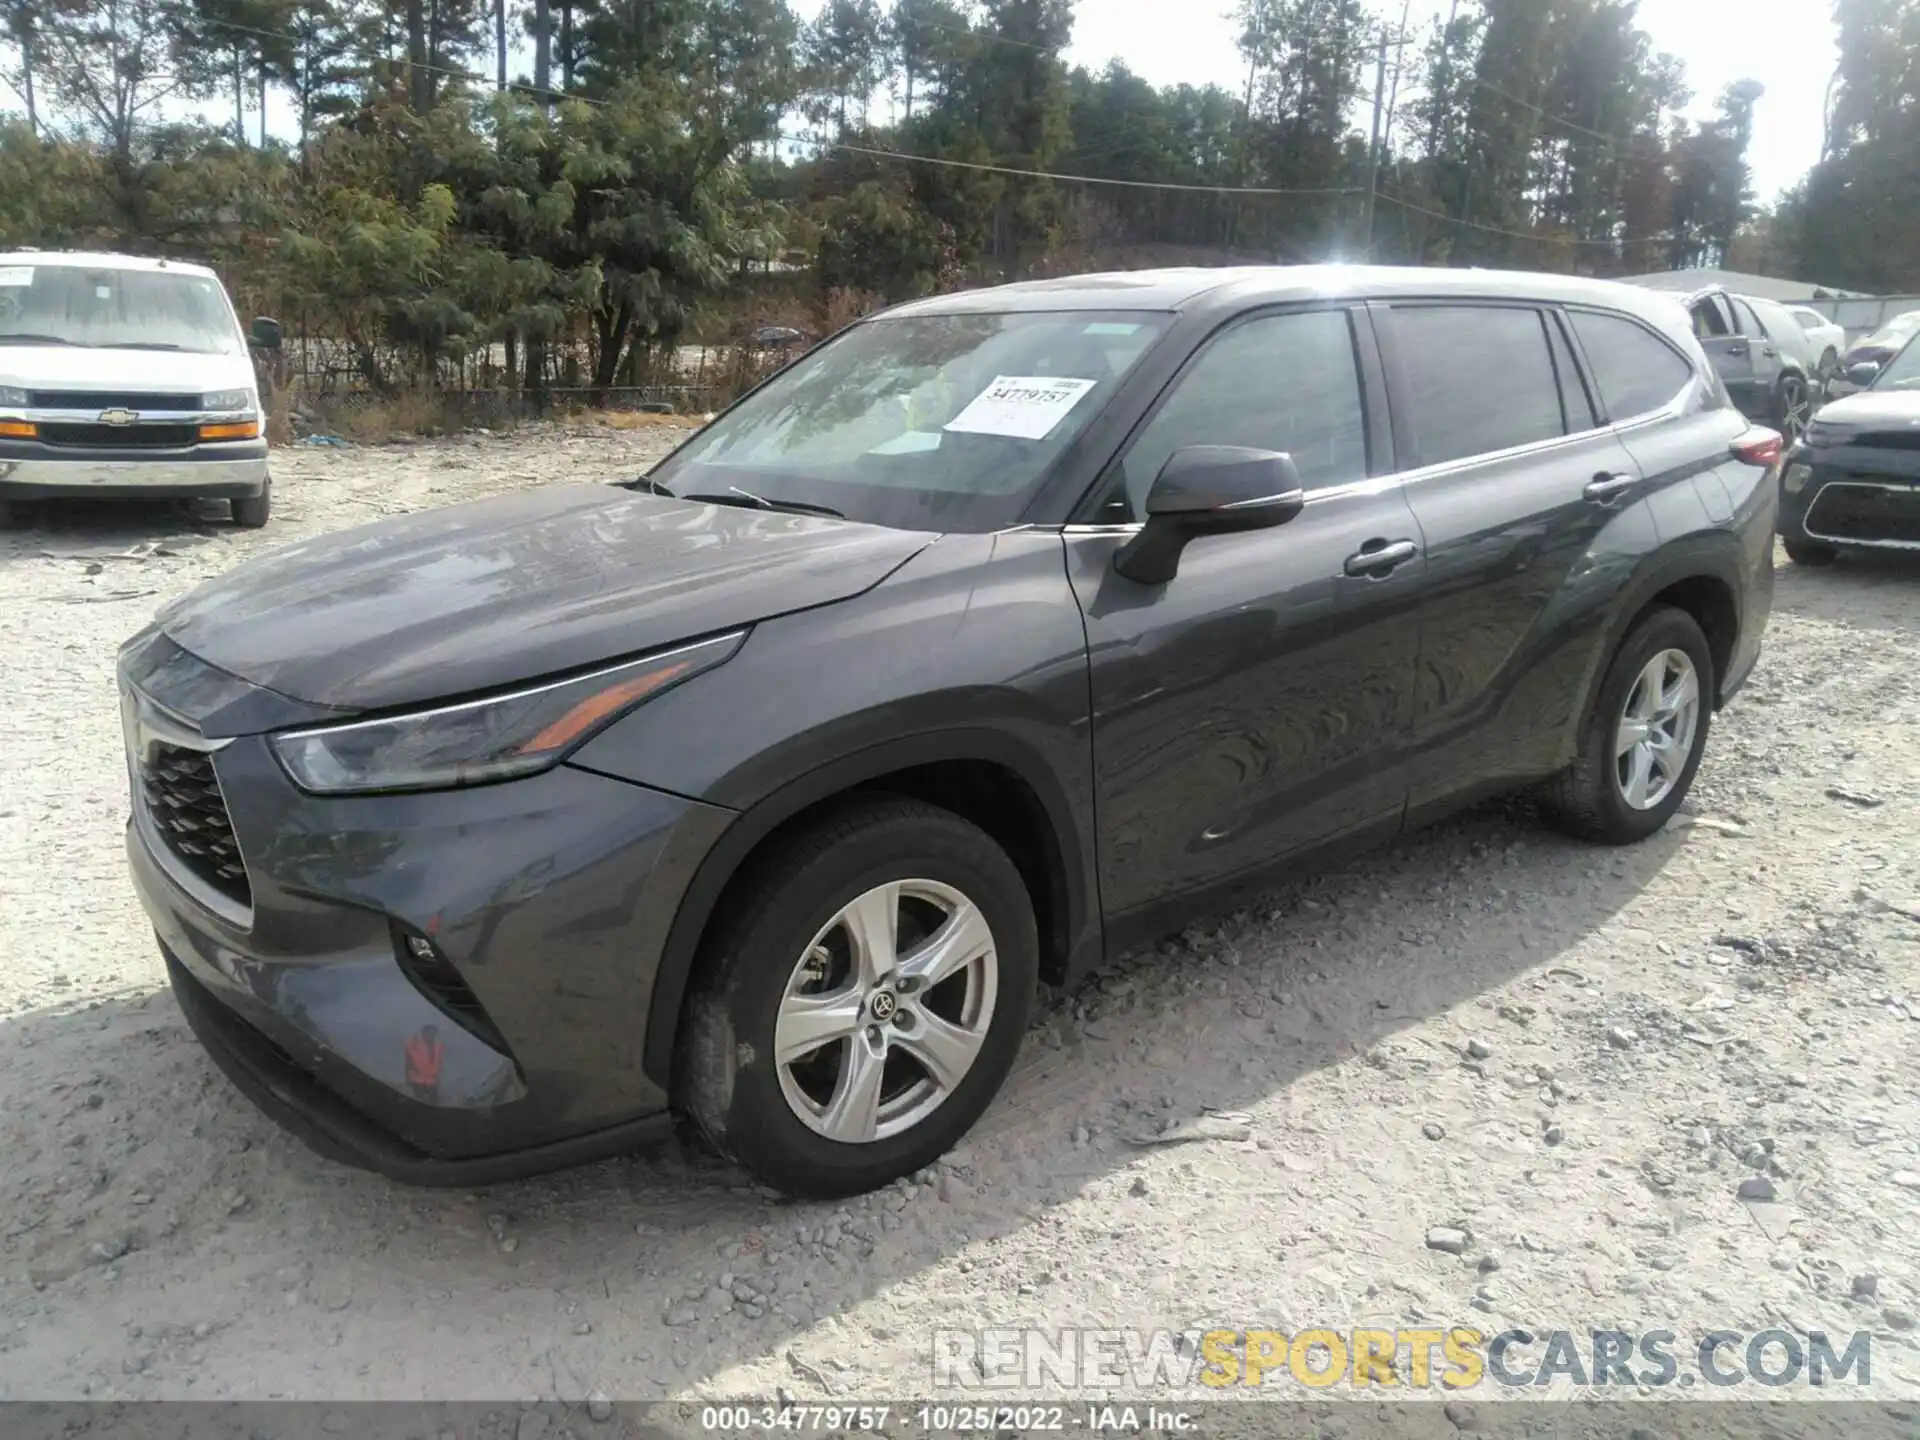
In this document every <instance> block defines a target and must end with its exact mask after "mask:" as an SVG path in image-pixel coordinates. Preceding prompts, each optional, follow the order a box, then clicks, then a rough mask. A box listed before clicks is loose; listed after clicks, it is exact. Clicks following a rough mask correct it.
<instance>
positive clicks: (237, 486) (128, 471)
mask: <svg viewBox="0 0 1920 1440" xmlns="http://www.w3.org/2000/svg"><path fill="white" fill-rule="evenodd" d="M39 448H40V449H41V451H42V453H40V454H36V455H19V456H12V455H6V454H0V499H8V500H54V499H62V498H70V497H81V496H91V497H93V498H96V499H101V500H114V499H132V498H141V497H150V498H153V499H167V498H184V497H193V496H206V497H209V498H212V499H224V500H233V499H246V498H248V497H250V496H254V495H258V494H260V493H261V492H262V491H264V490H265V489H266V488H267V457H266V453H265V450H264V449H262V451H261V453H260V454H258V455H251V456H246V457H242V458H235V459H196V460H182V459H168V458H161V457H153V458H146V459H141V458H112V459H108V458H102V457H95V456H79V455H76V456H71V457H68V456H51V455H48V454H46V453H45V451H44V447H39Z"/></svg>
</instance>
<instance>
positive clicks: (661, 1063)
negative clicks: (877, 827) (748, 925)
mask: <svg viewBox="0 0 1920 1440" xmlns="http://www.w3.org/2000/svg"><path fill="white" fill-rule="evenodd" d="M876 793H879V794H895V795H908V796H912V797H914V798H917V799H922V800H925V801H927V802H928V803H930V804H935V805H939V806H940V807H941V808H943V809H947V810H951V811H953V812H954V813H956V814H958V815H960V816H961V817H962V818H964V819H967V820H969V821H971V822H972V823H974V824H976V825H979V826H980V828H981V829H983V830H985V831H986V832H987V833H988V834H989V835H991V836H992V837H993V838H994V839H995V841H996V842H998V843H999V844H1000V845H1001V847H1002V848H1003V849H1005V850H1006V851H1007V853H1008V855H1009V857H1010V858H1011V859H1012V860H1013V862H1014V865H1015V867H1016V868H1018V869H1019V871H1020V873H1021V878H1022V879H1023V880H1025V881H1026V882H1027V887H1028V890H1029V893H1030V894H1031V896H1032V898H1033V902H1034V911H1035V920H1036V922H1037V925H1038V929H1039V935H1040V947H1041V963H1040V973H1041V978H1042V979H1044V980H1047V981H1048V982H1050V983H1060V982H1061V981H1063V980H1064V979H1066V978H1067V977H1068V976H1070V975H1071V974H1073V973H1076V972H1077V971H1078V970H1079V969H1080V968H1081V967H1082V966H1083V965H1084V964H1085V963H1086V962H1087V961H1088V960H1089V959H1091V958H1093V957H1094V956H1096V955H1097V954H1098V952H1099V948H1100V944H1101V932H1100V924H1099V916H1098V913H1097V906H1096V902H1095V899H1094V896H1093V894H1092V881H1091V878H1090V877H1091V875H1092V867H1091V865H1090V864H1089V863H1088V857H1087V851H1086V849H1085V844H1086V840H1085V838H1084V836H1083V830H1082V824H1081V822H1080V821H1079V820H1078V819H1077V818H1076V816H1075V814H1074V810H1073V807H1072V805H1071V803H1070V802H1069V800H1068V798H1067V795H1066V793H1065V791H1064V790H1063V788H1062V787H1061V786H1060V785H1059V783H1058V782H1057V781H1056V780H1054V779H1053V778H1052V776H1051V774H1050V772H1049V770H1048V768H1047V766H1046V764H1045V763H1044V761H1043V760H1042V759H1041V757H1040V756H1039V755H1037V754H1036V753H1034V752H1033V751H1032V750H1031V749H1030V748H1029V747H1028V746H1027V745H1025V744H1023V743H1022V742H1021V741H1020V740H1018V739H1017V738H1015V737H1013V736H1010V735H1008V734H1005V733H1004V732H1000V731H994V730H984V729H974V730H951V731H942V732H934V733H930V734H922V735H915V736H910V737H905V738H902V739H899V740H894V741H888V742H884V743H882V744H878V745H874V746H871V747H869V748H866V749H863V750H860V751H858V752H857V753H855V754H853V755H849V756H845V757H843V758H841V759H839V760H836V761H833V762H830V763H829V764H826V765H823V766H821V767H819V768H818V769H815V770H812V771H809V772H807V773H805V774H803V775H800V776H798V777H796V778H794V779H792V780H789V781H788V782H786V783H785V784H783V785H781V786H780V787H779V788H777V789H775V790H774V791H772V792H771V793H769V794H768V795H767V796H765V797H764V798H763V799H761V800H759V801H758V802H756V803H755V804H753V805H752V806H750V807H748V808H747V809H746V810H744V811H743V812H742V813H741V815H740V817H739V819H737V820H736V821H734V823H733V824H732V825H730V826H729V827H728V828H727V830H726V832H725V833H724V834H723V835H722V836H721V838H720V840H719V841H718V842H717V843H716V844H715V845H714V847H713V849H712V850H710V851H709V852H708V853H707V855H706V856H705V857H704V858H703V859H702V860H701V862H700V864H699V866H698V867H697V868H696V869H695V871H694V875H693V878H692V880H691V881H690V882H689V883H688V885H687V888H686V890H685V892H684V894H683V896H682V898H681V902H680V908H679V910H678V912H677V913H676V914H675V916H674V920H673V924H672V926H671V927H670V928H669V930H668V933H667V939H666V943H665V945H664V946H663V948H662V951H661V955H660V963H659V966H658V968H657V970H656V972H655V975H654V983H653V993H652V997H651V1000H650V1002H649V1004H648V1008H647V1023H646V1038H645V1044H644V1050H643V1052H642V1068H643V1069H644V1070H645V1072H646V1074H647V1075H648V1077H649V1078H651V1079H653V1080H654V1081H656V1082H657V1083H659V1084H660V1085H662V1086H663V1087H670V1086H671V1082H672V1076H673V1060H674V1051H675V1047H676V1045H677V1044H678V1043H679V1035H680V1029H681V1023H682V1020H683V1017H684V1011H685V1005H686V999H687V994H688V991H689V990H690V989H691V987H692V983H693V980H694V978H695V974H696V972H697V969H698V963H699V959H700V949H701V944H702V941H703V940H704V939H705V937H706V934H707V932H708V929H709V928H710V925H711V922H712V920H713V918H714V916H715V915H716V914H717V913H718V912H719V910H720V907H721V905H722V903H723V902H724V900H725V898H726V895H727V892H728V890H729V888H730V887H731V886H732V885H733V884H734V882H735V881H736V880H737V879H738V878H739V876H740V874H741V872H742V870H743V869H744V868H745V867H746V866H747V863H748V861H749V860H751V859H752V857H753V856H754V855H756V854H757V853H759V852H760V851H761V850H762V849H763V848H764V847H765V846H766V845H767V844H768V843H770V842H772V841H774V840H776V839H777V838H778V837H779V836H781V835H784V834H788V833H791V832H792V831H793V830H794V829H796V828H798V827H800V826H804V825H810V824H812V823H814V822H815V821H816V820H818V819H819V818H820V817H822V816H824V815H825V814H826V813H828V812H829V811H831V810H833V809H835V808H836V807H838V806H840V805H842V804H845V803H846V802H847V801H849V800H850V799H852V798H854V797H855V796H859V795H863V794H876Z"/></svg>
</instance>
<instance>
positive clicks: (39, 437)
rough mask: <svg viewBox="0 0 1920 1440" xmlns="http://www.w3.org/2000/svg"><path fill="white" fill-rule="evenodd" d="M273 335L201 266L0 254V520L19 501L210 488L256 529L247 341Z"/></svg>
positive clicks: (259, 520) (275, 341) (259, 463)
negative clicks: (247, 317) (246, 319)
mask: <svg viewBox="0 0 1920 1440" xmlns="http://www.w3.org/2000/svg"><path fill="white" fill-rule="evenodd" d="M279 345H280V326H279V325H278V324H277V323H276V322H275V321H272V320H256V321H254V323H253V330H252V333H251V334H249V333H248V332H246V331H244V330H242V329H241V328H240V321H239V319H238V317H236V316H235V314H234V310H233V302H232V301H231V300H229V299H228V298H227V292H226V289H225V287H224V286H222V285H221V283H220V279H219V277H218V276H217V275H215V274H214V273H213V271H211V270H209V269H208V268H207V267H206V266H204V265H189V264H184V263H181V262H178V261H173V260H153V259H142V258H137V257H134V256H129V255H99V254H80V253H72V254H67V253H57V252H55V253H39V252H13V253H0V520H4V519H5V518H6V512H7V510H8V507H9V504H10V502H13V501H18V500H38V499H53V498H71V497H84V496H93V497H98V498H109V497H114V498H126V497H129V496H152V497H160V496H173V497H182V498H185V497H198V496H211V497H216V498H219V499H224V500H226V501H228V502H229V503H230V504H231V506H232V508H233V518H234V520H235V522H236V523H238V524H240V525H244V526H247V527H249V528H257V527H259V526H262V525H265V524H266V523H267V517H268V515H269V513H270V510H271V505H272V492H271V488H270V485H269V481H268V476H267V442H266V416H265V415H264V413H262V410H261V406H260V394H259V388H258V384H257V382H256V380H255V377H254V369H253V361H252V358H251V356H250V354H249V351H250V349H262V350H274V349H278V348H279Z"/></svg>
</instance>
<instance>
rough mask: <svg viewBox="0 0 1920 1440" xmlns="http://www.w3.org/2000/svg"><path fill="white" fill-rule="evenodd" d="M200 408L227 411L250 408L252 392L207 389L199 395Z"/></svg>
mask: <svg viewBox="0 0 1920 1440" xmlns="http://www.w3.org/2000/svg"><path fill="white" fill-rule="evenodd" d="M200 408H201V409H202V410H213V411H221V412H224V411H229V410H249V411H250V410H252V409H253V392H252V391H251V390H209V391H208V392H207V393H206V394H205V395H202V396H201V397H200Z"/></svg>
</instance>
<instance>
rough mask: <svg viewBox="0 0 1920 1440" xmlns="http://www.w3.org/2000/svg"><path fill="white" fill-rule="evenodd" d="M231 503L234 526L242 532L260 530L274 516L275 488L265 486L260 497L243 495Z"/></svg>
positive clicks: (262, 487)
mask: <svg viewBox="0 0 1920 1440" xmlns="http://www.w3.org/2000/svg"><path fill="white" fill-rule="evenodd" d="M229 503H230V504H231V505H232V507H233V523H234V524H236V525H238V526H239V527H240V528H241V529H242V530H258V529H260V528H261V527H262V526H264V525H265V524H266V523H267V521H268V520H269V519H271V518H272V516H273V487H272V485H270V484H269V485H263V486H261V487H260V493H259V494H258V495H242V496H240V497H239V498H237V499H235V500H232V501H230V502H229Z"/></svg>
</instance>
